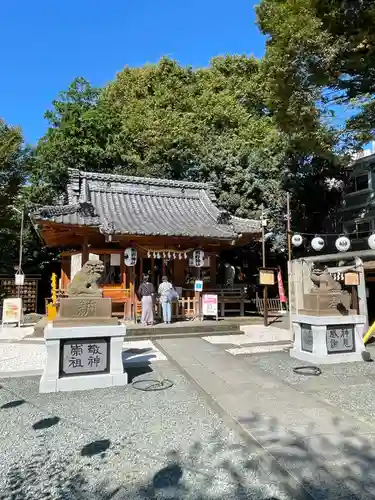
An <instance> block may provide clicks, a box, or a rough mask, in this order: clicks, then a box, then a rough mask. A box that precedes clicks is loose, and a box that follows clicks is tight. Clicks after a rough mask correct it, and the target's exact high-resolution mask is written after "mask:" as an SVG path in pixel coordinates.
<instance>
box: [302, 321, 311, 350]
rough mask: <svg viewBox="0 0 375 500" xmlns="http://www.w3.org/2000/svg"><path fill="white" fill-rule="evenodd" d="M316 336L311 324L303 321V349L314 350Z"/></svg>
mask: <svg viewBox="0 0 375 500" xmlns="http://www.w3.org/2000/svg"><path fill="white" fill-rule="evenodd" d="M313 349H314V338H313V334H312V329H311V325H307V324H306V323H301V351H305V352H313Z"/></svg>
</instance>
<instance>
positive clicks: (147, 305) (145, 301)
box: [138, 275, 155, 325]
mask: <svg viewBox="0 0 375 500" xmlns="http://www.w3.org/2000/svg"><path fill="white" fill-rule="evenodd" d="M154 296H155V288H154V285H153V284H152V283H151V282H150V278H149V276H148V275H145V276H144V277H143V281H142V283H141V284H140V286H139V288H138V297H139V298H140V299H141V304H142V316H141V323H142V324H143V325H152V324H153V323H154V311H153V306H154Z"/></svg>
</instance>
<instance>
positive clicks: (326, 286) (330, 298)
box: [302, 268, 351, 316]
mask: <svg viewBox="0 0 375 500" xmlns="http://www.w3.org/2000/svg"><path fill="white" fill-rule="evenodd" d="M310 279H311V281H312V282H313V284H314V287H313V288H312V289H311V290H310V292H308V293H305V294H304V296H303V302H304V307H303V309H302V310H303V311H304V314H310V315H311V314H312V315H315V316H327V315H332V314H349V312H350V302H351V296H350V294H349V293H348V292H347V291H346V290H343V289H342V287H341V284H340V283H339V282H338V281H336V280H335V279H334V278H333V277H332V276H331V275H330V273H329V272H328V269H327V268H325V269H324V270H321V269H316V268H315V269H312V270H311V273H310Z"/></svg>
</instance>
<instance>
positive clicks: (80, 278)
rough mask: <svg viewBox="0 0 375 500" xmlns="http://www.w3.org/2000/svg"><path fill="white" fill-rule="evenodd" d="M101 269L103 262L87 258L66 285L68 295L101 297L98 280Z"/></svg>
mask: <svg viewBox="0 0 375 500" xmlns="http://www.w3.org/2000/svg"><path fill="white" fill-rule="evenodd" d="M103 271H104V264H103V262H102V261H101V260H88V261H87V262H86V263H85V264H84V265H83V267H82V269H81V270H80V271H78V273H77V274H76V275H75V276H74V278H73V280H72V282H71V283H70V285H68V297H77V296H90V297H102V290H101V289H100V288H99V286H98V282H99V280H100V278H101V276H102V274H103Z"/></svg>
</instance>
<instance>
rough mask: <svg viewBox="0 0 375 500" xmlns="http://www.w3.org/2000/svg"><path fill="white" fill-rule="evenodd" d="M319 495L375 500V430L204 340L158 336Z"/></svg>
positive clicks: (237, 420) (223, 407) (241, 424)
mask: <svg viewBox="0 0 375 500" xmlns="http://www.w3.org/2000/svg"><path fill="white" fill-rule="evenodd" d="M155 344H156V347H157V348H159V349H160V350H161V351H162V352H163V353H164V354H165V355H166V356H167V357H168V358H169V359H170V360H172V361H173V362H174V363H175V364H176V365H177V366H179V367H180V369H181V370H182V371H183V373H185V374H186V375H187V376H188V377H189V378H190V379H191V380H193V381H194V382H195V383H196V384H197V386H199V387H200V388H201V390H202V391H203V393H204V394H205V395H206V396H207V397H208V398H209V400H210V401H211V402H212V404H213V405H214V407H216V408H217V409H219V411H220V412H221V413H222V414H225V415H227V416H228V417H230V418H231V419H232V422H234V424H235V425H236V426H237V428H238V429H240V430H241V431H242V432H244V433H246V434H247V435H248V437H249V439H251V440H253V441H255V442H257V443H258V444H259V445H260V447H261V448H262V449H263V450H264V453H265V454H268V455H269V456H272V457H273V458H274V459H275V460H276V463H277V464H278V467H280V469H281V470H284V472H285V475H286V476H287V477H288V480H289V481H290V488H293V487H297V486H293V485H297V484H298V485H300V487H303V489H304V490H305V491H306V493H307V494H308V495H311V497H312V498H314V499H323V498H324V499H328V498H329V499H331V498H332V499H333V498H335V499H341V498H345V499H349V498H351V499H354V498H361V499H362V498H363V499H367V498H374V495H375V467H374V465H375V450H374V449H373V444H375V427H374V425H373V424H372V423H371V422H369V423H366V422H364V421H361V420H359V419H357V418H355V416H353V415H351V414H350V413H348V412H346V411H343V409H341V408H339V407H337V406H335V405H332V404H329V403H328V402H325V401H323V400H321V399H319V398H316V397H314V396H313V395H312V394H306V393H305V392H303V391H300V390H298V388H297V387H296V388H294V387H292V386H290V385H288V384H286V383H285V382H283V381H282V380H281V379H280V378H277V377H276V376H274V375H272V374H270V373H265V372H264V371H262V370H260V369H259V368H258V367H257V366H252V365H251V357H248V359H247V360H245V359H243V358H240V357H233V356H231V355H230V354H229V353H227V352H226V351H225V350H224V349H222V348H221V347H219V346H217V345H212V344H210V343H209V342H205V341H204V340H203V339H197V338H194V339H178V340H173V339H162V340H158V341H155ZM273 356H277V355H273Z"/></svg>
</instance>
